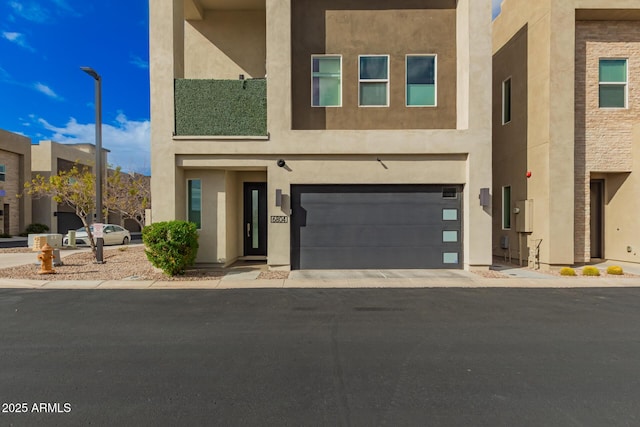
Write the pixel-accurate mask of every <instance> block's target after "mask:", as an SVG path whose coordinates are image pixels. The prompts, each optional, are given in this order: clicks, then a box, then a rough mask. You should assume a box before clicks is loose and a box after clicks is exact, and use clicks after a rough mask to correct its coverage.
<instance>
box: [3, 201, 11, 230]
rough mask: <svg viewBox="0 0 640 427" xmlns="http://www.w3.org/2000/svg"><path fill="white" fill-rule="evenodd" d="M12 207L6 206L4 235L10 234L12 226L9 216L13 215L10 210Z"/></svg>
mask: <svg viewBox="0 0 640 427" xmlns="http://www.w3.org/2000/svg"><path fill="white" fill-rule="evenodd" d="M10 207H11V206H10V205H8V204H5V205H4V224H3V232H4V234H9V229H10V226H9V214H10V213H11V212H9V208H10Z"/></svg>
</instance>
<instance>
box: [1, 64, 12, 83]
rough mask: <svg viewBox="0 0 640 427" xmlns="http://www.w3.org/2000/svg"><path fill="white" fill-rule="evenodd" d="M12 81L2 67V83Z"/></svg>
mask: <svg viewBox="0 0 640 427" xmlns="http://www.w3.org/2000/svg"><path fill="white" fill-rule="evenodd" d="M10 79H11V76H10V75H9V73H8V72H7V70H5V69H4V68H2V67H0V82H7V81H9V80H10Z"/></svg>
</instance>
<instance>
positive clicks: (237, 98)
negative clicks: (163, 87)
mask: <svg viewBox="0 0 640 427" xmlns="http://www.w3.org/2000/svg"><path fill="white" fill-rule="evenodd" d="M175 103H176V135H203V136H222V135H224V136H262V135H267V82H266V80H264V79H255V80H189V79H179V80H176V81H175Z"/></svg>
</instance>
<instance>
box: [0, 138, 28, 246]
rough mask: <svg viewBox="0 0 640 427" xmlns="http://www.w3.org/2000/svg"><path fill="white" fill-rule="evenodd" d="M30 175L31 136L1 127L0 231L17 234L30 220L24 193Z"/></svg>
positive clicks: (1, 232)
mask: <svg viewBox="0 0 640 427" xmlns="http://www.w3.org/2000/svg"><path fill="white" fill-rule="evenodd" d="M30 179H31V140H30V139H29V138H27V137H25V136H22V135H18V134H15V133H11V132H7V131H4V130H1V129H0V234H9V235H18V234H20V233H22V232H23V231H24V230H25V228H26V227H27V225H29V224H30V223H31V197H30V196H28V195H25V194H23V189H24V183H25V182H28V181H29V180H30ZM17 195H21V196H20V197H17Z"/></svg>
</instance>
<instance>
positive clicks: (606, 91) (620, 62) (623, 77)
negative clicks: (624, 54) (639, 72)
mask: <svg viewBox="0 0 640 427" xmlns="http://www.w3.org/2000/svg"><path fill="white" fill-rule="evenodd" d="M599 71H600V73H599V74H600V77H599V80H600V90H599V105H600V108H627V60H626V59H601V60H600V69H599Z"/></svg>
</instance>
